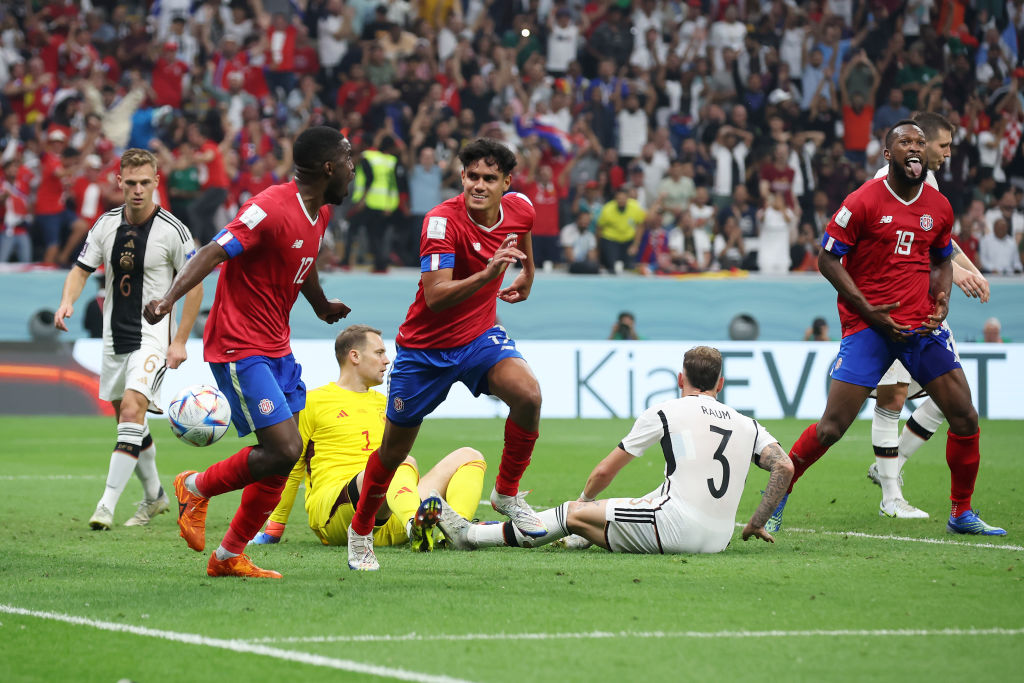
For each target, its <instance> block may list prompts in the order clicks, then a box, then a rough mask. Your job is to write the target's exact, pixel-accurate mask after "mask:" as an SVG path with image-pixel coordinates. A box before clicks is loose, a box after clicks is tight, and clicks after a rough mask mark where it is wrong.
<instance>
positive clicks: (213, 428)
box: [167, 384, 231, 446]
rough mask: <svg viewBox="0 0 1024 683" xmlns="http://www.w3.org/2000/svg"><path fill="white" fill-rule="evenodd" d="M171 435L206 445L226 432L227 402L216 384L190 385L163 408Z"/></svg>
mask: <svg viewBox="0 0 1024 683" xmlns="http://www.w3.org/2000/svg"><path fill="white" fill-rule="evenodd" d="M167 421H168V422H170V423H171V431H172V432H174V435H175V436H176V437H178V438H179V439H181V440H182V441H184V442H185V443H190V444H192V445H193V446H209V445H210V444H212V443H213V442H215V441H217V440H218V439H219V438H220V437H222V436H224V434H226V433H227V431H228V426H229V425H230V424H231V404H230V403H228V399H227V397H226V396H224V394H222V393H221V391H220V389H218V388H217V387H211V386H209V385H206V384H194V385H192V386H190V387H185V388H184V389H182V390H181V391H179V392H178V395H177V396H175V397H174V399H173V400H172V401H171V405H170V406H168V408H167Z"/></svg>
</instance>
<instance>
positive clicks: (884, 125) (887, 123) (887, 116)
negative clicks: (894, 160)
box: [871, 70, 911, 134]
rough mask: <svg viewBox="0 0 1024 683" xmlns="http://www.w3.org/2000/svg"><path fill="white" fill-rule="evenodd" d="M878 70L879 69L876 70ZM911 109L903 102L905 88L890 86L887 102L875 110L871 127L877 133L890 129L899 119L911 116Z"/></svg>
mask: <svg viewBox="0 0 1024 683" xmlns="http://www.w3.org/2000/svg"><path fill="white" fill-rule="evenodd" d="M876 71H877V70H876ZM910 114H911V111H910V110H909V109H907V107H906V106H904V104H903V89H902V88H889V97H888V99H887V100H886V102H885V104H883V105H882V106H881V107H879V108H878V109H876V110H875V116H874V118H873V119H872V121H871V129H872V130H873V131H875V132H876V133H877V132H879V131H883V134H884V131H888V130H889V129H890V128H892V127H893V124H895V123H896V122H897V121H902V120H903V119H909V118H910Z"/></svg>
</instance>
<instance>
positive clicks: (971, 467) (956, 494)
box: [946, 429, 981, 517]
mask: <svg viewBox="0 0 1024 683" xmlns="http://www.w3.org/2000/svg"><path fill="white" fill-rule="evenodd" d="M980 436H981V430H980V429H979V430H978V431H976V432H974V434H972V435H970V436H960V435H958V434H954V433H953V432H948V431H947V432H946V464H948V465H949V478H950V487H949V499H950V501H952V503H953V505H952V510H951V512H950V514H951V515H952V516H953V517H956V516H958V515H959V514H960V513H962V512H965V511H967V510H970V509H971V495H972V494H973V493H974V482H975V480H977V478H978V466H979V464H980V463H981V451H980V450H979V447H978V442H979V441H980Z"/></svg>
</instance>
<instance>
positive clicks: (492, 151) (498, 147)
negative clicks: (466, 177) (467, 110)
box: [459, 138, 516, 175]
mask: <svg viewBox="0 0 1024 683" xmlns="http://www.w3.org/2000/svg"><path fill="white" fill-rule="evenodd" d="M481 160H483V161H484V162H485V163H487V164H488V165H491V166H497V167H498V170H499V171H501V173H502V174H503V175H508V174H509V173H511V172H512V169H514V168H515V167H516V155H515V154H513V153H512V150H510V149H509V148H508V147H506V146H505V145H503V144H502V143H500V142H498V141H497V140H494V139H492V138H477V139H476V140H473V141H472V142H468V143H466V145H465V146H464V147H463V148H462V149H461V150H459V161H461V162H462V167H463V168H466V167H468V166H469V165H470V164H473V163H475V162H477V161H481Z"/></svg>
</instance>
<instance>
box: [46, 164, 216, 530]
mask: <svg viewBox="0 0 1024 683" xmlns="http://www.w3.org/2000/svg"><path fill="white" fill-rule="evenodd" d="M159 182H160V175H159V173H158V171H157V163H156V157H155V156H153V154H152V153H151V152H148V151H146V150H144V149H134V148H132V149H128V150H126V151H125V153H124V154H122V155H121V167H120V172H119V173H118V175H117V184H118V186H119V187H120V188H121V192H122V193H123V195H124V204H123V205H121V206H119V207H117V208H116V209H111V210H110V211H107V212H106V213H104V214H103V215H101V216H100V217H99V218H98V219H97V220H96V222H95V223H94V224H93V226H92V228H91V229H90V231H89V234H88V236H87V237H86V241H85V245H84V246H83V247H82V251H81V253H79V255H78V260H77V261H75V264H74V265H73V266H72V267H71V270H70V271H69V272H68V275H67V278H66V279H65V280H64V291H63V293H62V294H61V300H60V307H59V308H58V309H57V313H56V314H55V315H54V319H53V324H54V326H55V327H57V329H59V330H64V331H65V332H66V331H67V329H68V328H67V324H66V322H65V321H66V320H67V319H68V318H70V317H71V316H72V314H73V313H74V311H75V302H76V301H77V300H78V297H79V296H80V295H81V293H82V288H83V287H84V286H85V283H86V281H87V280H88V279H89V275H90V274H91V273H92V272H93V271H94V270H96V269H97V268H99V267H100V266H103V268H104V270H105V271H106V297H105V298H104V305H103V366H102V368H101V369H100V392H99V396H100V398H101V399H104V400H107V401H110V402H111V405H113V406H114V416H115V419H116V420H117V443H116V444H115V446H114V451H113V453H111V454H110V467H109V468H108V470H107V484H106V488H105V489H104V491H103V497H102V498H100V501H99V503H98V504H97V505H96V511H95V512H94V513H93V515H92V517H91V518H90V519H89V526H90V527H92V528H93V529H110V526H111V525H112V524H113V523H114V510H115V508H116V507H117V501H118V500H119V499H120V498H121V493H122V492H123V491H124V489H125V487H126V486H127V485H128V480H129V479H130V478H131V476H132V472H135V474H136V475H137V476H138V477H139V481H141V482H142V490H143V495H142V501H141V502H139V505H138V508H137V509H136V510H135V514H134V515H133V516H132V517H131V519H129V520H128V521H127V522H125V526H145V525H146V524H149V521H150V520H151V519H152V518H153V517H155V516H156V515H159V514H161V513H163V512H165V511H166V510H167V507H168V503H169V501H168V498H167V494H165V493H164V489H163V487H162V486H161V485H160V476H159V474H158V473H157V469H156V446H155V445H154V444H153V437H152V436H151V435H150V433H149V425H148V424H147V422H146V412H147V410H152V411H153V412H160V408H159V407H158V406H157V400H158V399H159V398H160V385H161V383H162V382H163V378H164V373H165V372H166V371H167V368H171V369H173V368H176V367H178V366H179V365H181V364H182V363H183V362H184V361H185V358H186V353H185V342H186V341H188V335H189V332H190V331H191V330H192V324H193V323H194V322H195V320H196V315H197V314H198V313H199V306H200V304H201V303H202V300H203V289H202V287H196V288H195V289H194V290H193V291H191V292H189V293H188V296H186V297H185V304H184V306H183V308H182V313H181V324H180V325H177V326H176V325H175V323H174V316H173V315H171V316H170V317H169V318H168V319H167V320H164V321H152V322H150V321H148V320H145V319H143V314H142V309H143V302H144V301H148V300H150V299H151V298H153V297H154V296H157V295H158V294H159V293H160V292H162V291H164V290H165V289H166V288H167V287H168V286H169V285H170V283H171V280H172V279H174V274H175V273H177V272H178V271H180V270H182V269H183V268H184V267H185V263H186V261H188V259H189V258H190V257H191V256H192V255H193V254H195V252H196V249H195V240H193V239H192V234H191V233H190V232H189V230H188V228H186V227H185V225H184V224H182V222H181V221H179V220H178V219H177V218H175V217H174V216H173V215H171V212H170V211H168V210H167V209H162V208H160V207H159V206H157V205H156V204H155V203H154V201H153V192H154V191H155V190H156V187H157V185H158V184H159ZM168 312H170V308H168Z"/></svg>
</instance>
